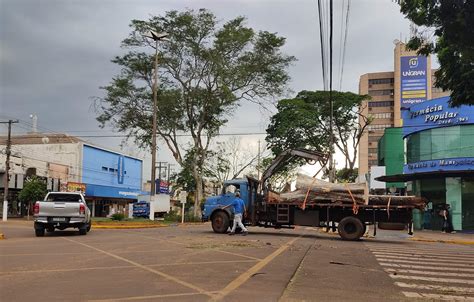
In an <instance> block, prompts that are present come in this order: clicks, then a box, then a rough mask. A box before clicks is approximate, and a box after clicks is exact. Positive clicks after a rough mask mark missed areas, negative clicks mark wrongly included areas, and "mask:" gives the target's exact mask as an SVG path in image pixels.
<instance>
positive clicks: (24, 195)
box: [18, 176, 48, 203]
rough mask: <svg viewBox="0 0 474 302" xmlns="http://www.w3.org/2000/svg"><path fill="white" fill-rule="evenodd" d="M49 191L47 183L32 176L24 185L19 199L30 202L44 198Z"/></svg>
mask: <svg viewBox="0 0 474 302" xmlns="http://www.w3.org/2000/svg"><path fill="white" fill-rule="evenodd" d="M46 193H48V191H47V190H46V183H45V182H44V180H42V179H41V178H38V177H36V176H33V177H31V178H30V179H29V180H28V181H27V182H26V183H25V185H24V186H23V189H22V190H21V191H20V194H18V199H19V200H20V201H21V202H23V203H30V202H33V201H37V200H43V199H44V197H45V196H46Z"/></svg>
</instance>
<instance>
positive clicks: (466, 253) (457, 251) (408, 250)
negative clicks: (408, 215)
mask: <svg viewBox="0 0 474 302" xmlns="http://www.w3.org/2000/svg"><path fill="white" fill-rule="evenodd" d="M369 248H370V250H371V251H385V252H399V253H424V254H437V255H439V254H445V255H446V254H447V255H453V254H462V255H464V256H468V257H469V256H470V257H473V256H474V252H472V251H471V250H470V249H469V250H460V249H454V250H446V249H443V250H440V252H439V253H437V252H436V251H435V250H433V249H430V250H421V249H413V248H386V247H379V246H377V247H369Z"/></svg>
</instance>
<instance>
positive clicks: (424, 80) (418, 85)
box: [400, 56, 428, 109]
mask: <svg viewBox="0 0 474 302" xmlns="http://www.w3.org/2000/svg"><path fill="white" fill-rule="evenodd" d="M400 60H401V61H400V95H401V108H405V109H406V108H410V107H411V106H412V105H413V104H418V103H422V102H424V101H426V99H427V98H428V71H427V66H428V64H427V61H428V59H427V57H425V56H406V57H400Z"/></svg>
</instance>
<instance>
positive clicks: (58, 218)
mask: <svg viewBox="0 0 474 302" xmlns="http://www.w3.org/2000/svg"><path fill="white" fill-rule="evenodd" d="M53 221H66V218H64V217H53Z"/></svg>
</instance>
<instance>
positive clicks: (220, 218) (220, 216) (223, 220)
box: [212, 211, 229, 234]
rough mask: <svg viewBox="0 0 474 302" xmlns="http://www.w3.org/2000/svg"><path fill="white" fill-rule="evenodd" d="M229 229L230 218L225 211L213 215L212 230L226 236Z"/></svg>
mask: <svg viewBox="0 0 474 302" xmlns="http://www.w3.org/2000/svg"><path fill="white" fill-rule="evenodd" d="M228 228H229V216H228V215H227V213H225V212H223V211H219V212H217V213H215V214H214V215H212V229H213V230H214V232H216V233H220V234H224V233H226V232H227V229H228Z"/></svg>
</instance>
